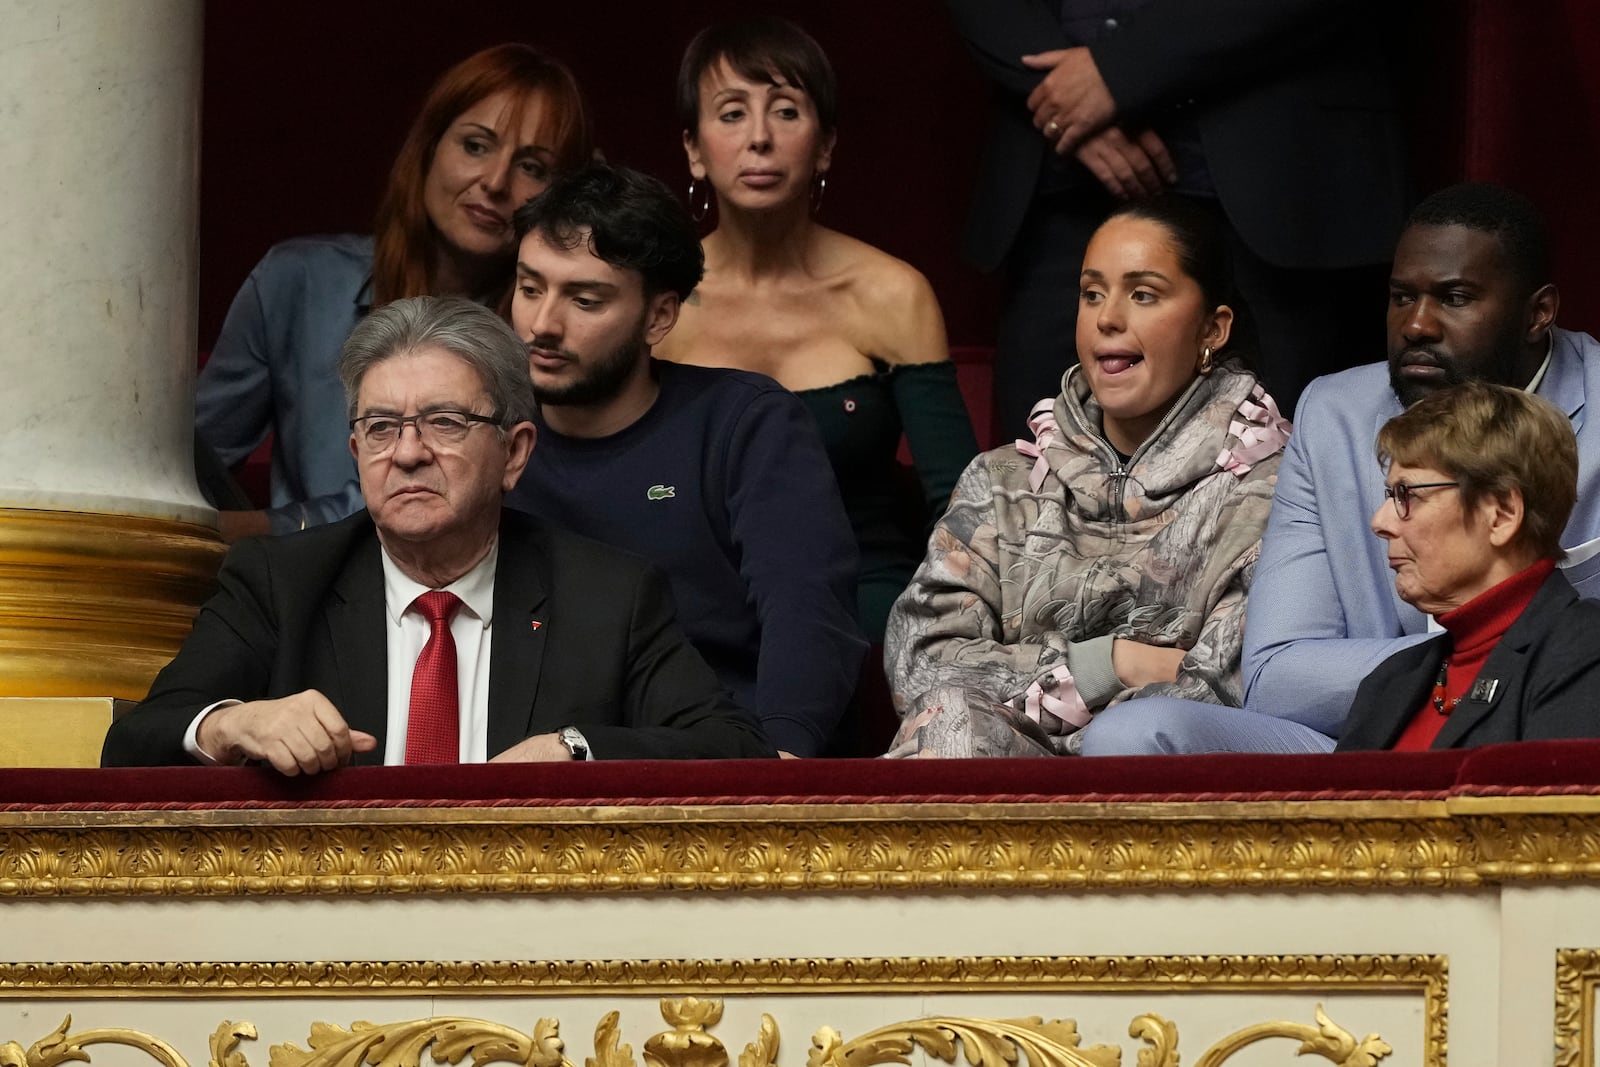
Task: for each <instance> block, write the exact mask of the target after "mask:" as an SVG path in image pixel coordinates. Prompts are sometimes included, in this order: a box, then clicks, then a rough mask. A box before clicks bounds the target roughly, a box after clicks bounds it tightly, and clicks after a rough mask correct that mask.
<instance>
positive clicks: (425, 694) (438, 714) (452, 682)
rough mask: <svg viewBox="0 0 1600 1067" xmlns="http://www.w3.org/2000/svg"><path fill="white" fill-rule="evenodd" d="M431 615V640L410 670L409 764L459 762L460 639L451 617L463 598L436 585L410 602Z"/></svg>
mask: <svg viewBox="0 0 1600 1067" xmlns="http://www.w3.org/2000/svg"><path fill="white" fill-rule="evenodd" d="M411 605H412V607H414V608H416V609H417V611H418V613H420V614H421V615H422V617H423V618H425V619H427V620H428V630H429V633H428V643H427V644H425V645H423V646H422V654H421V655H420V656H418V657H417V666H416V668H415V669H414V670H413V671H412V674H411V712H410V714H409V716H407V720H406V764H407V765H411V764H418V763H459V762H460V757H461V710H460V702H459V700H458V698H457V696H456V693H457V690H456V639H455V638H454V637H451V636H450V616H452V615H454V614H455V613H456V609H457V608H459V607H460V606H461V601H460V600H459V599H458V598H457V597H456V595H455V594H454V593H445V592H441V591H438V590H435V591H434V592H431V593H423V594H422V595H421V596H419V597H417V599H416V600H414V601H412V602H411Z"/></svg>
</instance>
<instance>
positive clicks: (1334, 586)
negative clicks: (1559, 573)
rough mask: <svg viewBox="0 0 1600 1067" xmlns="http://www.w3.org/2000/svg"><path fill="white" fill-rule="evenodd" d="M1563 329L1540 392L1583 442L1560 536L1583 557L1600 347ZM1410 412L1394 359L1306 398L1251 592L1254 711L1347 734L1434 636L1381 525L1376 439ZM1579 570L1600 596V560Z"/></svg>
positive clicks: (1593, 488)
mask: <svg viewBox="0 0 1600 1067" xmlns="http://www.w3.org/2000/svg"><path fill="white" fill-rule="evenodd" d="M1552 333H1553V335H1554V339H1555V344H1554V347H1553V350H1552V352H1551V357H1550V366H1549V369H1548V370H1547V371H1546V372H1545V376H1544V380H1543V381H1542V382H1540V384H1539V389H1538V395H1539V396H1541V397H1543V398H1544V399H1546V400H1548V401H1550V402H1551V403H1553V404H1555V405H1556V406H1557V407H1558V408H1560V409H1561V410H1562V411H1564V412H1565V413H1566V414H1567V416H1568V418H1570V419H1571V420H1572V428H1573V430H1574V431H1575V432H1576V433H1577V436H1578V502H1577V506H1576V507H1575V508H1574V509H1573V512H1572V518H1571V520H1570V521H1569V522H1568V524H1567V528H1566V532H1565V533H1564V534H1563V535H1562V538H1561V544H1562V546H1563V547H1565V548H1568V549H1571V548H1575V547H1577V546H1579V545H1582V544H1584V543H1585V542H1588V541H1591V540H1594V539H1595V538H1597V537H1600V414H1595V417H1593V418H1589V417H1586V416H1588V415H1590V414H1592V412H1591V411H1590V405H1589V402H1590V401H1591V399H1592V400H1593V402H1594V404H1595V405H1600V342H1596V341H1595V339H1594V338H1593V337H1590V336H1589V335H1588V334H1584V333H1573V332H1570V331H1567V330H1560V329H1556V330H1552ZM1400 410H1401V409H1400V402H1399V401H1398V400H1396V399H1395V396H1394V392H1393V391H1392V390H1391V389H1390V386H1389V368H1388V364H1387V363H1376V364H1370V365H1368V366H1364V367H1357V368H1355V369H1353V370H1348V371H1344V372H1342V373H1340V374H1331V375H1327V376H1325V377H1322V378H1318V379H1317V380H1316V381H1314V382H1312V383H1311V385H1310V386H1309V387H1308V388H1307V389H1306V392H1305V394H1304V395H1303V396H1302V397H1301V399H1300V405H1299V408H1298V409H1297V411H1296V417H1295V424H1294V433H1293V434H1292V435H1291V436H1290V438H1289V446H1288V449H1287V451H1286V453H1285V455H1284V458H1283V464H1282V466H1281V467H1280V468H1279V470H1278V487H1277V493H1276V496H1275V497H1274V498H1273V502H1272V514H1271V517H1270V518H1269V519H1268V521H1267V532H1266V536H1265V539H1264V540H1263V542H1262V547H1261V562H1260V564H1259V565H1258V567H1257V569H1256V574H1255V580H1254V582H1253V583H1252V584H1251V587H1250V602H1249V610H1248V614H1247V618H1246V621H1245V632H1244V659H1243V670H1244V682H1245V707H1246V708H1247V709H1249V710H1251V711H1257V712H1262V713H1265V714H1267V715H1272V716H1276V717H1279V718H1283V719H1289V720H1292V721H1294V722H1297V723H1300V724H1302V725H1304V726H1309V727H1311V728H1312V729H1314V730H1317V731H1318V732H1320V733H1323V734H1327V735H1331V736H1334V737H1337V736H1338V734H1339V731H1340V728H1341V727H1342V725H1343V723H1344V718H1345V715H1346V713H1347V712H1348V711H1349V710H1350V704H1351V701H1352V700H1353V699H1354V697H1355V693H1356V687H1357V686H1359V685H1360V684H1361V680H1362V679H1363V678H1365V677H1366V676H1367V675H1368V674H1369V673H1371V672H1372V670H1373V668H1375V667H1377V665H1378V664H1380V663H1382V662H1383V661H1384V660H1386V659H1388V658H1389V657H1390V656H1392V655H1393V654H1394V653H1395V652H1397V651H1399V650H1400V649H1402V648H1405V647H1406V646H1408V645H1412V644H1415V643H1417V642H1418V641H1420V640H1423V639H1424V638H1425V637H1426V636H1427V634H1428V618H1427V616H1426V615H1424V614H1423V613H1422V612H1420V611H1418V610H1417V609H1416V608H1414V607H1412V606H1411V605H1409V604H1407V603H1405V602H1404V601H1403V600H1401V599H1400V598H1399V597H1398V596H1396V595H1395V591H1394V575H1393V574H1392V573H1390V570H1389V562H1388V549H1387V546H1386V545H1385V543H1384V542H1383V540H1382V539H1381V538H1379V537H1377V536H1375V535H1374V534H1373V532H1372V529H1371V526H1370V523H1371V519H1372V513H1373V512H1374V511H1375V510H1377V507H1378V503H1379V502H1380V501H1381V500H1382V499H1383V496H1382V493H1383V486H1384V473H1383V471H1382V469H1381V468H1379V466H1378V461H1377V457H1376V454H1375V453H1374V450H1373V449H1374V442H1375V441H1376V439H1377V435H1378V429H1379V428H1380V427H1381V426H1382V425H1383V424H1384V423H1385V422H1387V421H1388V420H1389V419H1391V418H1393V417H1394V416H1395V415H1398V414H1399V413H1400ZM1566 575H1567V578H1568V580H1570V581H1571V582H1572V584H1573V585H1574V586H1575V587H1576V588H1577V590H1578V592H1579V594H1580V595H1582V596H1588V597H1596V596H1600V556H1596V557H1595V558H1591V559H1589V560H1587V561H1585V562H1582V563H1577V564H1574V565H1572V566H1570V567H1568V569H1567V570H1566ZM1241 747H1242V748H1243V749H1244V750H1246V751H1248V750H1250V749H1249V746H1248V745H1243V746H1241Z"/></svg>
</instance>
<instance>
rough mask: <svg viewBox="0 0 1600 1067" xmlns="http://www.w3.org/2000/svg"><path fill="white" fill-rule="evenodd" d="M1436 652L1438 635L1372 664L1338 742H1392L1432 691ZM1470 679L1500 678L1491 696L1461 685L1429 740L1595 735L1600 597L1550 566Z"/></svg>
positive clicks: (1371, 745) (1364, 745) (1598, 730)
mask: <svg viewBox="0 0 1600 1067" xmlns="http://www.w3.org/2000/svg"><path fill="white" fill-rule="evenodd" d="M1445 654H1446V640H1445V636H1444V635H1440V636H1439V637H1438V638H1435V639H1433V640H1431V641H1424V642H1422V643H1421V644H1417V645H1412V646H1411V647H1410V648H1405V649H1401V650H1400V651H1399V652H1396V653H1395V654H1394V655H1392V656H1390V657H1389V658H1388V659H1386V660H1384V661H1383V662H1382V663H1380V664H1378V666H1377V668H1376V669H1375V670H1374V671H1373V672H1372V673H1371V674H1369V675H1367V677H1366V679H1365V680H1364V681H1363V682H1362V683H1361V687H1360V688H1359V689H1357V690H1356V699H1355V703H1353V704H1352V705H1351V706H1350V714H1349V716H1348V717H1347V718H1346V719H1345V726H1344V733H1343V735H1342V736H1341V737H1340V738H1339V744H1338V748H1337V751H1340V752H1346V751H1351V750H1362V749H1385V748H1392V747H1393V746H1394V743H1395V742H1396V741H1398V740H1399V739H1400V735H1401V734H1402V733H1404V732H1405V728H1406V726H1407V725H1408V724H1409V723H1410V721H1411V716H1412V715H1413V714H1414V713H1415V712H1416V710H1417V709H1418V708H1420V707H1422V702H1423V701H1424V700H1427V699H1428V696H1429V694H1430V693H1431V692H1432V690H1433V685H1434V682H1435V680H1436V679H1437V678H1438V676H1439V665H1440V664H1441V663H1443V662H1444V657H1445ZM1478 679H1479V681H1484V680H1487V679H1494V680H1496V681H1497V682H1498V683H1499V684H1498V685H1497V686H1496V687H1495V692H1494V696H1493V698H1492V699H1490V700H1487V701H1484V700H1473V699H1470V697H1471V693H1470V692H1469V693H1468V695H1467V697H1464V698H1463V699H1462V701H1461V703H1460V704H1457V705H1456V708H1455V710H1454V711H1452V712H1451V713H1450V721H1449V722H1447V723H1445V726H1444V729H1442V730H1440V731H1439V736H1438V737H1437V738H1435V739H1434V742H1433V747H1434V748H1475V747H1477V746H1478V745H1493V744H1499V743H1500V742H1503V741H1550V740H1555V739H1557V738H1565V737H1600V601H1594V600H1585V599H1583V598H1580V597H1579V596H1578V594H1577V592H1576V591H1575V590H1574V589H1573V588H1572V583H1571V582H1569V581H1567V577H1566V575H1564V574H1562V573H1561V572H1560V571H1559V570H1558V571H1556V572H1555V573H1554V574H1552V575H1550V577H1548V578H1546V579H1545V580H1544V584H1543V585H1541V586H1539V590H1538V592H1536V593H1535V594H1534V595H1533V600H1531V601H1530V602H1529V603H1528V606H1527V608H1525V609H1524V610H1523V612H1522V614H1521V615H1519V616H1518V617H1517V621H1516V622H1514V623H1512V624H1511V628H1510V629H1509V630H1507V631H1506V632H1505V635H1504V636H1503V637H1501V638H1500V643H1499V644H1497V645H1495V647H1494V649H1493V650H1492V651H1490V653H1489V658H1488V660H1487V661H1485V663H1484V665H1483V670H1482V671H1480V672H1479V674H1478ZM1473 688H1474V689H1476V688H1477V686H1476V685H1475V686H1473ZM1430 714H1432V713H1431V712H1430Z"/></svg>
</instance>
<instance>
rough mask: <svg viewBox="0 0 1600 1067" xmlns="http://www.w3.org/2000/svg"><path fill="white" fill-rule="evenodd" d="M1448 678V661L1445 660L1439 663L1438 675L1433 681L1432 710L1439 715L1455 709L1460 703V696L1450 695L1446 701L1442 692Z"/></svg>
mask: <svg viewBox="0 0 1600 1067" xmlns="http://www.w3.org/2000/svg"><path fill="white" fill-rule="evenodd" d="M1449 680H1450V661H1449V660H1445V661H1444V662H1443V663H1441V664H1439V677H1438V678H1437V679H1435V680H1434V683H1433V710H1434V711H1437V712H1438V713H1439V714H1440V715H1448V714H1450V713H1451V712H1452V711H1455V710H1456V705H1457V704H1459V703H1461V698H1460V697H1452V698H1451V699H1450V700H1448V701H1447V700H1445V698H1444V694H1445V689H1446V686H1447V685H1448V683H1449Z"/></svg>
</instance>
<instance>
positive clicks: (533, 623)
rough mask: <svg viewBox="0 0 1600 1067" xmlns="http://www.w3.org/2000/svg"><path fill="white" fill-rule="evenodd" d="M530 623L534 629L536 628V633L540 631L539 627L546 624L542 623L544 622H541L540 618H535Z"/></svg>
mask: <svg viewBox="0 0 1600 1067" xmlns="http://www.w3.org/2000/svg"><path fill="white" fill-rule="evenodd" d="M528 625H529V626H532V627H533V629H534V632H535V633H537V632H538V631H539V627H541V626H543V625H544V623H542V622H540V621H539V620H538V619H534V620H533V621H532V622H530V623H529V624H528Z"/></svg>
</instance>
